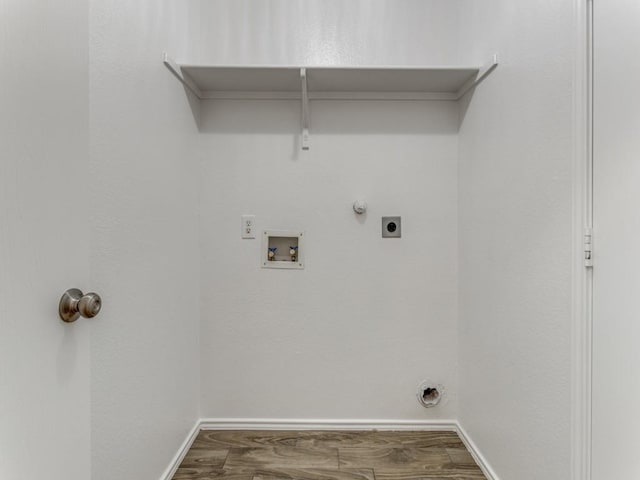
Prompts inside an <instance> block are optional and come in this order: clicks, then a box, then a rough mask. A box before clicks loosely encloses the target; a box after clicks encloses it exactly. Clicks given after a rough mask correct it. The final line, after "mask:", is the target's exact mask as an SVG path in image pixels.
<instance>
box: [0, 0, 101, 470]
mask: <svg viewBox="0 0 640 480" xmlns="http://www.w3.org/2000/svg"><path fill="white" fill-rule="evenodd" d="M87 11H88V8H87V5H86V2H84V1H82V0H71V1H68V2H62V3H61V4H55V5H53V4H49V3H48V2H40V1H37V0H21V1H15V0H0V478H3V479H35V478H48V479H51V480H63V479H64V480H86V479H88V478H90V463H89V324H88V323H87V322H80V321H79V322H76V324H73V325H67V324H64V323H63V322H62V321H61V320H60V319H59V318H58V314H57V305H58V300H59V298H60V295H61V294H62V292H63V291H64V290H66V289H67V288H70V287H76V286H78V287H81V288H86V287H88V282H87V280H88V276H89V269H88V247H89V239H88V225H87V222H86V218H87V216H86V213H87V209H86V202H85V201H86V189H85V187H84V184H83V183H82V182H84V181H85V180H86V178H87V168H88V166H87V156H88V139H87V137H88V128H87V124H88V117H89V109H88V103H87V96H88V90H89V85H88V65H87V62H88V31H87V30H88V26H87V21H86V20H87Z"/></svg>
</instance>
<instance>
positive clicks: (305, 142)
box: [300, 68, 309, 150]
mask: <svg viewBox="0 0 640 480" xmlns="http://www.w3.org/2000/svg"><path fill="white" fill-rule="evenodd" d="M300 81H301V83H302V138H301V143H302V150H309V94H308V92H307V69H306V68H301V69H300Z"/></svg>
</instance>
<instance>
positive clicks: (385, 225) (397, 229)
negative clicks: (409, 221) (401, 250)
mask: <svg viewBox="0 0 640 480" xmlns="http://www.w3.org/2000/svg"><path fill="white" fill-rule="evenodd" d="M401 220H402V218H401V217H382V237H383V238H400V237H402V229H401V226H402V225H401Z"/></svg>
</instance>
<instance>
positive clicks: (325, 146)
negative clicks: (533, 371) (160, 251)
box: [194, 1, 458, 419]
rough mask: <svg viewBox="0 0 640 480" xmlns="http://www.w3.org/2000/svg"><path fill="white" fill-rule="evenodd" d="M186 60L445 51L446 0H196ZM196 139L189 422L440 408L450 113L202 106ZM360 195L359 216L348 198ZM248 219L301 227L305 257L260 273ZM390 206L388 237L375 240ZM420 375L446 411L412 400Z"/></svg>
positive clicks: (452, 323) (339, 59) (283, 60)
mask: <svg viewBox="0 0 640 480" xmlns="http://www.w3.org/2000/svg"><path fill="white" fill-rule="evenodd" d="M201 8H202V11H201V17H200V18H201V19H202V22H201V25H200V27H201V28H200V31H201V32H202V38H203V40H202V41H201V42H200V44H201V45H202V46H203V47H202V49H201V51H200V53H199V57H198V58H196V59H194V62H198V61H202V62H204V61H208V62H213V63H219V64H225V63H229V64H235V63H245V62H246V63H265V64H403V63H407V64H410V63H417V64H424V63H434V64H439V63H450V62H451V61H452V59H454V58H455V55H456V53H457V43H456V42H457V36H456V25H457V24H456V22H457V16H456V13H457V10H456V8H457V4H452V3H451V2H443V1H433V2H416V1H402V2H397V1H393V2H392V1H376V2H344V1H340V2H326V1H322V2H320V1H314V2H304V3H301V2H295V1H271V2H262V3H258V4H256V3H255V2H247V1H241V2H221V1H213V2H210V1H207V2H203V3H202V4H201ZM202 114H203V117H202V125H201V132H202V133H201V134H202V136H203V141H204V143H203V148H204V162H203V173H202V179H201V189H202V203H201V209H202V214H201V238H202V245H201V249H202V255H203V262H202V284H201V287H202V327H201V354H202V405H201V410H202V414H203V416H204V417H243V418H323V419H367V418H370V419H426V418H453V417H454V416H455V404H456V375H457V373H456V368H457V360H456V359H457V348H456V315H457V312H456V300H457V293H456V292H457V279H456V270H457V266H456V261H457V260H456V257H457V247H456V245H457V244H456V242H457V233H456V229H457V221H456V218H457V213H456V211H457V206H456V195H457V194H456V182H457V180H456V158H457V137H456V134H457V128H458V123H457V109H456V106H455V104H453V103H446V102H432V103H428V102H424V103H421V102H398V103H394V102H386V103H375V102H373V103H366V102H360V103H358V102H353V103H352V102H313V103H312V106H311V125H312V126H311V130H312V133H311V135H312V136H311V142H312V147H311V150H310V151H309V152H307V153H302V152H301V151H300V145H299V139H298V136H299V133H300V104H299V102H296V101H293V102H274V101H254V102H249V101H244V102H243V101H211V102H207V104H206V106H205V107H203V112H202ZM359 197H363V198H365V199H366V200H367V201H368V202H369V205H370V210H369V213H368V215H367V217H366V218H365V219H360V218H357V217H356V216H355V215H354V213H353V211H352V209H351V204H352V203H353V201H354V200H356V198H359ZM241 214H255V215H256V216H257V217H256V222H257V223H256V225H257V227H258V229H266V228H274V229H300V230H304V231H305V232H306V240H305V242H306V249H307V251H306V252H305V259H306V269H305V270H304V271H277V270H264V269H261V268H260V263H259V260H260V253H261V242H260V239H257V240H241V239H240V230H239V229H240V215H241ZM382 215H402V217H403V222H404V223H403V227H402V228H403V238H402V239H401V240H388V239H381V238H380V230H381V225H380V222H381V220H380V217H381V216H382ZM424 378H431V379H433V380H434V381H439V382H442V383H444V384H445V385H446V387H447V388H448V392H449V394H448V399H447V401H446V405H443V406H442V407H439V408H436V409H432V410H430V411H427V410H425V409H424V408H423V407H420V406H419V405H418V403H417V401H416V398H415V391H416V389H417V386H418V384H419V382H420V381H421V380H423V379H424Z"/></svg>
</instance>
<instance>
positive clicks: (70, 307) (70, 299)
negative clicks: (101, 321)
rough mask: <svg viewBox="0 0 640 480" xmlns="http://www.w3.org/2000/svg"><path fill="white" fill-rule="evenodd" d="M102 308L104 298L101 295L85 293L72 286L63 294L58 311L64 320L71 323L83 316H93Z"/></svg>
mask: <svg viewBox="0 0 640 480" xmlns="http://www.w3.org/2000/svg"><path fill="white" fill-rule="evenodd" d="M101 308H102V299H101V298H100V295H98V294H97V293H94V292H90V293H87V294H86V295H84V294H83V293H82V291H81V290H79V289H77V288H70V289H69V290H67V291H66V292H64V293H63V294H62V298H60V305H59V306H58V313H59V315H60V318H61V319H62V321H64V322H67V323H71V322H75V321H76V320H77V319H78V318H80V317H81V316H82V317H84V318H93V317H95V316H96V315H97V314H98V313H100V309H101Z"/></svg>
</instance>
